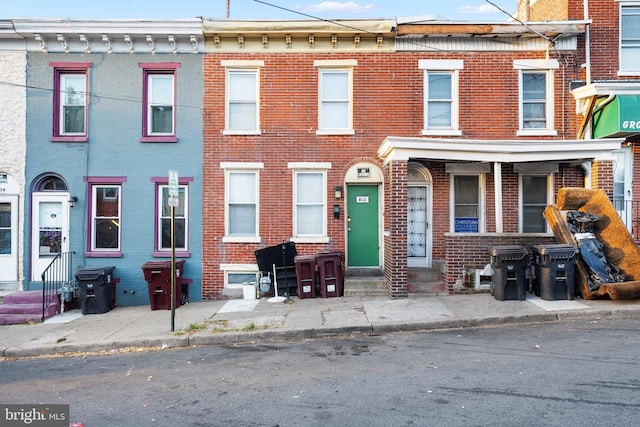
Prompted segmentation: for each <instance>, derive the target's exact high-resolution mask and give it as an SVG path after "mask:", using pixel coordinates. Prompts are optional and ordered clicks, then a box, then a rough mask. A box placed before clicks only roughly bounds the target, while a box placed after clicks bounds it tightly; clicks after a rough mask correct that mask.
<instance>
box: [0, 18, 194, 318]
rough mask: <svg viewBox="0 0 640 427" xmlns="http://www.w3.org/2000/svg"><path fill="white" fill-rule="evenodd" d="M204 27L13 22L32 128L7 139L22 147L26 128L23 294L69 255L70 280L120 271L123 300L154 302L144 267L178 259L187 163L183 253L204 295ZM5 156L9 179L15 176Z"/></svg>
mask: <svg viewBox="0 0 640 427" xmlns="http://www.w3.org/2000/svg"><path fill="white" fill-rule="evenodd" d="M201 34H202V31H201V21H200V19H189V20H149V21H139V20H69V19H60V20H57V19H51V20H43V19H14V20H12V28H9V29H7V33H6V36H5V38H6V39H7V40H4V41H5V43H4V46H8V40H9V39H11V40H13V43H14V44H15V45H17V46H20V47H21V49H22V50H21V53H18V54H15V53H14V54H13V56H14V58H13V64H14V65H15V68H16V70H14V72H15V73H16V74H15V77H20V78H23V79H24V80H23V81H22V82H21V81H16V87H18V88H20V90H21V91H22V92H23V93H24V100H25V107H24V113H23V114H22V117H24V124H23V126H22V127H21V128H19V129H17V130H16V131H15V133H14V134H7V133H5V132H3V135H2V139H3V147H4V145H5V144H6V142H5V141H6V140H5V138H7V137H10V138H12V140H9V142H11V141H15V142H16V144H15V147H16V148H19V147H20V146H21V144H19V143H20V139H21V137H20V132H19V131H24V144H23V145H24V146H25V147H26V149H25V150H24V155H23V157H22V159H23V160H22V164H23V165H24V171H22V176H19V175H20V170H18V169H15V168H14V170H15V172H16V173H15V174H16V175H18V176H19V178H17V179H18V182H20V180H23V181H24V184H23V187H24V191H23V192H22V195H21V199H20V210H21V211H23V212H24V223H25V225H24V230H23V231H22V233H20V232H17V234H16V238H15V241H19V242H20V245H21V249H20V252H23V253H24V256H23V260H22V262H21V263H19V264H16V265H17V267H18V268H17V270H18V271H19V272H20V276H21V278H22V279H23V283H21V287H22V289H24V290H34V289H39V287H40V286H41V284H42V273H43V271H44V270H45V269H46V268H47V267H48V266H49V265H50V264H51V262H52V261H53V260H54V259H55V258H56V255H57V254H59V253H62V254H69V257H71V268H70V269H68V271H65V274H66V275H67V276H69V277H65V278H64V280H65V281H66V280H72V279H73V274H74V272H75V271H76V270H77V269H79V268H99V267H111V266H113V267H115V272H114V277H116V278H117V279H118V280H119V284H118V285H117V287H116V301H117V304H118V305H121V306H126V305H140V304H147V303H148V302H149V295H148V289H147V283H146V281H145V277H144V275H143V271H142V268H141V267H142V265H143V264H144V263H146V262H147V261H153V260H158V261H159V260H170V259H171V245H170V233H169V226H170V221H169V216H168V212H169V208H168V197H167V193H168V179H169V178H168V173H169V170H176V171H177V172H178V174H179V183H178V193H179V194H178V199H179V206H178V208H177V209H176V214H175V215H176V220H175V223H176V257H177V258H178V259H184V260H185V261H186V262H185V266H184V276H185V278H186V279H187V281H188V282H191V288H190V290H189V298H190V299H191V300H194V301H197V300H200V299H201V291H200V289H201V286H200V277H201V265H202V262H201V245H200V241H201V230H202V223H201V218H202V213H201V206H202V203H201V195H202V186H201V182H202V179H201V176H202V162H201V160H200V159H201V157H202V113H201V111H202V110H201V107H202V94H203V89H202V82H203V78H202V69H203V68H202V54H203V51H204V41H203V38H202V35H201ZM3 50H8V48H7V49H3ZM2 55H4V56H6V55H9V54H8V53H5V52H3V53H2ZM20 55H21V56H20ZM4 68H6V67H5V66H4V63H3V71H2V72H3V74H5V71H4ZM3 80H5V79H4V78H3ZM5 81H9V79H6V80H5ZM9 89H10V90H15V91H17V89H12V88H9ZM3 93H8V92H7V89H6V88H5V87H3ZM12 99H13V98H12ZM15 100H16V103H15V107H14V106H12V107H11V108H12V109H14V108H15V109H16V110H17V109H18V106H19V105H20V103H19V102H18V101H19V100H20V99H19V97H18V96H17V95H16V98H15ZM14 151H15V150H14ZM5 160H6V157H4V156H3V163H2V166H1V167H0V171H2V172H3V173H4V176H6V175H7V172H13V171H14V170H12V169H7V167H6V165H5ZM10 166H11V165H10ZM18 187H19V185H18ZM0 202H2V203H4V201H0ZM3 206H4V204H3ZM11 206H12V208H13V205H11ZM22 206H24V210H22V209H23V208H22ZM2 223H3V224H5V221H4V219H3V222H2ZM168 236H169V237H168ZM2 262H3V263H4V262H5V260H4V259H3V261H2ZM11 262H12V263H13V262H14V261H13V260H11ZM3 266H4V264H3ZM0 270H2V271H5V269H4V267H2V268H0ZM3 274H4V273H3Z"/></svg>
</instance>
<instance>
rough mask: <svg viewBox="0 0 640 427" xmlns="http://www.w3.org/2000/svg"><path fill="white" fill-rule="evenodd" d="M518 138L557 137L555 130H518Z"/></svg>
mask: <svg viewBox="0 0 640 427" xmlns="http://www.w3.org/2000/svg"><path fill="white" fill-rule="evenodd" d="M517 135H518V136H558V131H557V130H555V129H520V130H519V131H518V133H517Z"/></svg>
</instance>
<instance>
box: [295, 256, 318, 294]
mask: <svg viewBox="0 0 640 427" xmlns="http://www.w3.org/2000/svg"><path fill="white" fill-rule="evenodd" d="M294 263H295V265H296V277H297V278H298V298H300V299H302V298H315V297H316V256H315V255H298V256H296V257H295V258H294Z"/></svg>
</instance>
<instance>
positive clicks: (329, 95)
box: [315, 60, 357, 135]
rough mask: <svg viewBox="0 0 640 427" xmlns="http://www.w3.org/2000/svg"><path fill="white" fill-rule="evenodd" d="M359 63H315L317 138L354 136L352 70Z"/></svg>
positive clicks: (331, 61)
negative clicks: (317, 70)
mask: <svg viewBox="0 0 640 427" xmlns="http://www.w3.org/2000/svg"><path fill="white" fill-rule="evenodd" d="M355 65H357V62H356V61H350V60H347V61H333V60H328V61H315V66H316V67H319V76H318V131H317V133H318V134H321V135H322V134H324V135H335V134H338V135H351V134H353V133H354V130H353V89H352V87H353V67H354V66H355Z"/></svg>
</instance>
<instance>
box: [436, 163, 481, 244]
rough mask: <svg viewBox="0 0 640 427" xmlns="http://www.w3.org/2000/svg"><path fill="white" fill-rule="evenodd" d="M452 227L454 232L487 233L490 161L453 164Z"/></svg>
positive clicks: (448, 169) (451, 175)
mask: <svg viewBox="0 0 640 427" xmlns="http://www.w3.org/2000/svg"><path fill="white" fill-rule="evenodd" d="M446 170H447V172H448V173H449V174H450V180H449V182H450V186H451V187H450V189H449V192H450V197H451V198H450V218H451V222H450V230H451V232H453V233H484V232H485V231H486V225H485V197H486V195H485V193H486V174H487V173H488V172H489V171H490V166H489V165H488V164H486V163H449V164H447V165H446Z"/></svg>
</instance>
